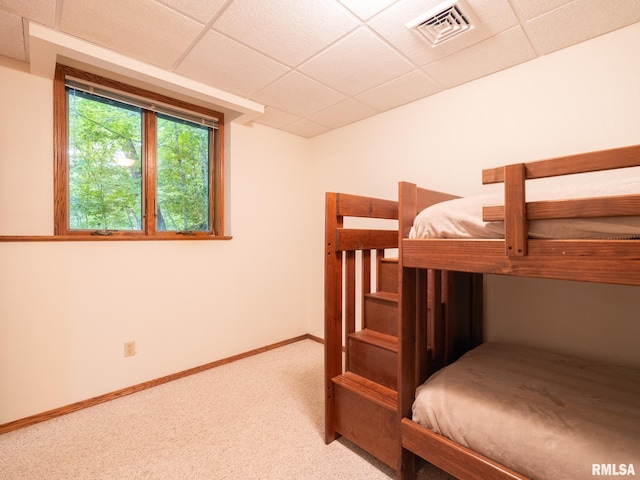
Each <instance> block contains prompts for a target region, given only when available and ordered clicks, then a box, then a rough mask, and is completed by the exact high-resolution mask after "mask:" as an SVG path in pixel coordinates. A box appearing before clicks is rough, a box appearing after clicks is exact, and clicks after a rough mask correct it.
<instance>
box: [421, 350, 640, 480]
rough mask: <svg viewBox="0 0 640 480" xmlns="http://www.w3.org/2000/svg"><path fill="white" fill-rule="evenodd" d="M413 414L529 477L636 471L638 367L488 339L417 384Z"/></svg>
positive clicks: (544, 479) (639, 451) (546, 479)
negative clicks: (628, 366)
mask: <svg viewBox="0 0 640 480" xmlns="http://www.w3.org/2000/svg"><path fill="white" fill-rule="evenodd" d="M413 420H414V421H415V422H417V423H419V424H420V425H422V426H424V427H426V428H428V429H430V430H432V431H434V432H435V433H438V434H441V435H443V436H445V437H447V438H449V439H451V440H453V441H455V442H456V443H459V444H460V445H463V446H465V447H468V448H470V449H471V450H473V451H475V452H478V453H480V454H482V455H484V456H486V457H489V458H491V459H493V460H495V461H497V462H499V463H501V464H502V465H505V466H507V467H509V468H511V469H513V470H515V471H517V472H520V473H522V474H523V475H526V476H528V477H530V478H532V479H536V480H552V479H553V480H555V479H581V478H592V476H593V475H594V474H595V475H601V474H603V473H605V474H606V473H610V474H612V475H616V474H617V475H620V474H621V473H625V474H628V473H631V470H633V473H635V475H638V476H639V477H640V370H636V369H630V368H623V367H612V366H607V365H604V364H599V363H594V362H588V361H584V360H578V359H574V358H570V357H565V356H562V355H557V354H553V353H549V352H544V351H541V350H537V349H533V348H528V347H521V346H515V345H509V344H501V343H485V344H483V345H480V346H479V347H477V348H475V349H473V350H471V351H469V352H467V353H466V354H465V355H463V356H462V357H461V358H460V359H459V360H458V361H457V362H455V363H453V364H451V365H449V366H447V367H445V368H443V369H442V370H440V371H438V372H436V373H435V374H434V375H432V376H431V377H430V378H429V379H428V380H427V381H426V382H425V383H424V384H422V385H421V386H420V387H418V389H417V391H416V399H415V402H414V405H413ZM632 478H633V477H632Z"/></svg>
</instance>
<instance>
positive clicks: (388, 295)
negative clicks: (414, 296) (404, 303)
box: [365, 291, 398, 303]
mask: <svg viewBox="0 0 640 480" xmlns="http://www.w3.org/2000/svg"><path fill="white" fill-rule="evenodd" d="M365 298H374V299H379V300H386V301H389V302H395V303H398V294H397V293H392V292H385V291H380V292H372V293H367V294H366V295H365Z"/></svg>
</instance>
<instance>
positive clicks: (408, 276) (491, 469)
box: [398, 146, 640, 480]
mask: <svg viewBox="0 0 640 480" xmlns="http://www.w3.org/2000/svg"><path fill="white" fill-rule="evenodd" d="M639 165H640V146H631V147H623V148H618V149H612V150H606V151H598V152H590V153H584V154H578V155H571V156H566V157H562V158H556V159H549V160H543V161H536V162H531V163H524V164H516V165H508V166H506V167H503V168H495V169H490V170H485V171H484V172H483V183H498V182H499V183H502V182H503V183H504V197H503V198H504V205H503V206H487V207H484V209H483V216H484V220H485V221H492V222H493V221H496V222H501V223H502V225H503V226H504V237H503V238H492V239H476V238H469V239H447V238H409V233H410V230H411V228H412V225H413V223H414V219H416V216H417V215H418V213H419V212H420V211H421V210H422V209H423V208H424V207H425V205H424V202H423V200H422V199H423V198H431V197H432V195H433V194H432V192H430V191H428V190H427V191H425V190H423V189H421V188H418V187H417V186H416V185H414V184H410V183H401V184H400V187H399V230H400V234H401V239H400V241H399V261H400V267H401V272H402V273H401V279H400V326H399V346H398V352H399V353H398V355H399V365H400V367H399V368H400V370H399V380H398V409H399V417H400V418H401V428H400V431H401V434H400V435H401V445H402V453H401V454H400V458H399V466H398V471H399V478H400V479H402V480H409V479H413V478H414V477H415V455H418V456H419V457H422V458H424V459H425V460H427V461H429V462H431V463H433V464H435V465H437V466H438V467H440V468H442V469H443V470H445V471H447V472H449V473H450V474H452V475H454V476H455V477H457V478H460V479H464V480H487V479H526V478H528V477H527V476H525V475H524V474H522V473H519V472H517V471H516V470H515V469H511V468H509V467H507V466H505V465H503V464H501V463H499V462H497V461H494V460H492V459H490V458H488V456H485V455H483V454H480V453H477V452H476V451H474V450H472V449H471V448H469V447H467V446H464V445H462V443H463V442H457V441H454V440H451V439H450V438H448V437H447V436H445V435H441V434H438V433H434V431H432V430H431V429H430V428H427V427H425V426H422V425H419V424H418V423H416V422H414V421H413V420H411V416H412V406H413V404H414V401H416V389H417V388H418V386H420V385H421V384H423V382H425V380H426V379H427V378H429V377H431V375H432V374H433V373H434V371H436V370H438V369H440V368H441V367H442V366H443V365H448V364H449V363H451V362H450V361H449V359H447V358H444V359H443V358H442V355H443V353H442V350H443V349H442V342H443V341H444V342H446V341H447V333H446V329H447V328H446V320H445V324H444V325H445V326H444V327H443V326H442V325H441V326H438V322H439V319H438V318H439V317H438V315H434V314H432V313H431V314H425V313H424V312H423V308H422V307H421V305H422V304H423V303H424V301H423V300H422V299H421V292H422V291H423V287H422V286H421V284H422V283H424V282H425V276H426V274H425V273H424V272H425V271H426V272H431V273H429V274H428V275H431V276H433V275H441V274H442V273H440V272H450V271H457V272H471V273H473V274H476V275H482V274H485V273H490V274H502V275H513V276H524V277H539V278H552V279H565V280H579V281H587V282H598V283H613V284H624V285H640V241H639V240H637V239H613V240H609V239H582V238H557V239H554V238H552V239H536V238H530V229H529V222H530V221H534V220H535V221H537V220H543V221H545V220H547V219H574V218H587V219H589V218H602V217H620V216H625V218H628V219H630V218H633V217H637V216H640V190H636V191H635V193H631V194H625V195H613V196H609V195H607V196H598V197H591V198H579V199H571V198H562V199H557V200H541V201H529V202H527V201H526V199H527V198H528V192H527V191H526V187H529V184H530V182H529V180H533V179H538V178H545V177H552V176H561V175H570V174H581V173H587V172H595V171H601V170H609V169H618V168H626V167H635V166H639ZM636 188H637V187H636ZM427 203H428V202H427ZM632 236H633V237H634V238H637V236H636V235H632ZM427 283H428V281H427ZM435 307H436V305H434V306H433V308H435ZM433 308H432V309H433ZM438 332H440V333H438ZM425 335H426V339H423V338H422V337H424V336H425ZM425 342H426V351H427V354H426V355H425V353H424V349H425V345H424V343H425ZM483 347H484V345H483ZM474 352H475V350H474ZM465 357H466V356H465ZM417 358H419V359H421V360H420V361H416V359H417ZM560 362H564V360H560ZM580 368H582V367H580ZM446 370H448V368H447V369H443V370H442V371H439V372H438V374H437V375H440V374H441V373H442V372H444V371H446ZM638 373H640V372H638ZM437 375H436V376H437ZM431 378H433V377H431ZM431 378H430V380H431ZM634 379H636V381H637V382H640V375H636V376H635V377H634ZM637 385H640V383H638V384H637ZM634 394H635V395H636V397H635V399H636V400H632V401H633V402H638V399H640V396H638V395H640V388H636V389H635V392H634ZM416 403H417V401H416ZM638 403H640V402H638ZM636 407H637V404H636V405H635V407H634V408H636ZM629 422H635V423H634V430H633V432H634V433H632V434H631V435H637V437H636V438H637V439H638V444H640V412H639V411H638V408H636V409H635V417H633V418H630V419H629ZM521 434H522V435H526V434H527V432H521ZM602 438H603V439H604V438H605V437H602ZM603 441H604V442H606V440H603ZM639 451H640V450H639ZM560 454H562V453H561V452H560ZM638 455H640V454H633V455H632V460H635V461H636V464H635V468H636V469H640V465H639V464H638V463H639V462H640V460H639V457H638ZM627 458H628V457H627ZM589 461H590V462H593V463H597V462H598V461H600V460H597V459H595V458H593V459H592V460H589ZM530 470H531V469H530ZM533 471H534V473H533V474H531V473H530V474H529V475H530V476H531V477H534V476H537V475H535V468H534V469H533ZM590 473H591V472H589V473H586V474H585V476H588V475H589V474H590ZM636 473H640V472H636ZM558 478H560V477H558ZM562 478H564V477H562Z"/></svg>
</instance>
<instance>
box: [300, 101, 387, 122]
mask: <svg viewBox="0 0 640 480" xmlns="http://www.w3.org/2000/svg"><path fill="white" fill-rule="evenodd" d="M376 113H378V112H377V111H375V110H374V109H373V108H370V107H367V106H366V105H363V104H361V103H359V102H356V101H355V100H351V99H349V100H345V101H344V102H340V103H337V104H335V105H332V106H330V107H329V108H325V109H324V110H321V111H319V112H317V113H314V114H313V115H309V117H308V118H309V120H312V121H314V122H317V123H319V124H321V125H326V126H327V127H330V128H340V127H343V126H345V125H348V124H350V123H353V122H357V121H358V120H362V119H364V118H367V117H371V116H372V115H375V114H376Z"/></svg>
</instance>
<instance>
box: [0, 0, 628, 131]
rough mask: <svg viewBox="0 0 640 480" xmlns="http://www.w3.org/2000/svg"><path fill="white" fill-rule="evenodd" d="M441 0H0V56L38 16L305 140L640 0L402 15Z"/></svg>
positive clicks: (509, 1) (549, 44)
mask: <svg viewBox="0 0 640 480" xmlns="http://www.w3.org/2000/svg"><path fill="white" fill-rule="evenodd" d="M451 3H452V2H449V3H448V4H446V5H445V6H447V5H448V6H450V5H451ZM441 4H443V2H442V1H441V0H395V1H394V0H109V1H98V0H95V1H90V0H0V55H2V56H6V57H9V58H12V59H16V60H19V61H23V62H27V63H28V62H29V61H30V58H29V56H30V55H29V45H28V43H29V35H28V32H27V31H26V30H27V26H28V25H29V24H30V23H31V24H38V25H41V26H44V27H48V28H50V29H53V30H55V31H59V32H61V33H63V34H65V35H68V36H71V37H75V38H78V39H81V40H84V41H86V42H89V43H91V44H93V45H98V46H100V47H103V48H105V49H108V50H110V51H113V52H117V53H119V54H122V55H125V56H126V57H129V58H132V59H135V60H137V61H141V62H144V63H145V64H148V65H151V66H153V67H156V68H160V69H162V70H166V71H167V72H171V73H172V74H175V75H179V76H181V77H186V78H188V79H190V80H193V81H196V82H199V83H201V84H204V85H207V86H210V87H213V88H216V89H220V90H223V91H225V92H229V93H231V94H233V95H235V96H238V97H241V98H244V99H247V100H251V101H253V102H256V103H258V104H260V105H264V114H261V115H259V116H257V118H255V119H254V121H255V122H257V123H261V124H264V125H267V126H270V127H273V128H276V129H281V130H284V131H287V132H290V133H293V134H296V135H301V136H304V137H313V136H315V135H318V134H321V133H324V132H327V131H329V130H332V129H335V128H339V127H342V126H344V125H347V124H349V123H352V122H356V121H358V120H362V119H364V118H367V117H370V116H373V115H376V114H378V113H380V112H384V111H386V110H390V109H392V108H395V107H398V106H401V105H404V104H406V103H409V102H413V101H415V100H418V99H420V98H424V97H427V96H430V95H433V94H435V93H438V92H440V91H442V90H445V89H450V88H454V87H456V86H458V85H461V84H463V83H466V82H469V81H472V80H474V79H477V78H480V77H483V76H486V75H490V74H492V73H494V72H497V71H500V70H503V69H506V68H509V67H512V66H514V65H518V64H520V63H523V62H527V61H529V60H532V59H535V58H537V57H539V56H542V55H546V54H548V53H551V52H554V51H556V50H560V49H562V48H565V47H568V46H571V45H574V44H576V43H580V42H582V41H585V40H588V39H590V38H593V37H596V36H598V35H602V34H604V33H607V32H610V31H613V30H616V29H618V28H622V27H625V26H627V25H630V24H632V23H636V22H638V21H640V1H638V0H573V1H568V0H464V2H463V3H462V5H461V8H462V11H463V12H464V11H465V10H466V11H467V17H468V18H469V19H471V22H470V23H471V24H472V28H469V29H466V30H465V31H464V32H461V33H460V34H458V35H452V36H451V37H450V38H449V39H448V40H446V41H443V42H441V43H439V44H438V45H436V46H433V45H432V43H431V41H430V40H429V39H428V38H427V36H425V35H424V34H422V33H420V31H418V30H416V29H413V28H408V27H407V24H411V22H413V21H416V20H420V19H421V18H424V16H425V14H428V13H429V12H430V11H438V10H440V8H439V6H440V5H441ZM433 9H436V10H433ZM414 23H415V22H414ZM448 27H451V25H449V24H447V23H445V22H440V23H438V24H437V25H436V27H435V28H436V29H444V28H448Z"/></svg>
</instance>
